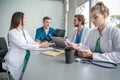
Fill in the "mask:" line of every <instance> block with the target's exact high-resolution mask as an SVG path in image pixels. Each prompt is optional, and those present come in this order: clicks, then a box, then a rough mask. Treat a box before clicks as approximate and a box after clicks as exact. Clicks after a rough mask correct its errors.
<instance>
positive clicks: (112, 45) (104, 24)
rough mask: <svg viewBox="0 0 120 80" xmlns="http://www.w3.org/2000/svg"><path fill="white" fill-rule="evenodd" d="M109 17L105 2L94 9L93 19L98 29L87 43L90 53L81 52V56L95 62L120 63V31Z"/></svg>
mask: <svg viewBox="0 0 120 80" xmlns="http://www.w3.org/2000/svg"><path fill="white" fill-rule="evenodd" d="M108 15H109V9H108V8H107V7H106V6H105V5H104V4H103V2H98V3H97V4H96V5H95V6H93V7H92V9H91V19H92V22H93V24H94V25H95V26H96V27H97V28H95V29H93V30H92V31H90V34H89V36H88V38H87V41H86V43H85V45H87V46H89V48H90V51H89V50H81V51H79V54H82V55H83V57H86V58H92V59H93V60H101V61H109V62H113V63H120V30H119V29H118V28H117V27H115V26H112V25H111V24H110V22H108V21H107V17H108Z"/></svg>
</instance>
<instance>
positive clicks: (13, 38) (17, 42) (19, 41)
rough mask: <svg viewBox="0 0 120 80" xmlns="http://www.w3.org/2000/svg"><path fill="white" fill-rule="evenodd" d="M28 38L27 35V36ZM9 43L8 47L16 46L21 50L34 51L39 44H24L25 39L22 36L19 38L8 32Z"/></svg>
mask: <svg viewBox="0 0 120 80" xmlns="http://www.w3.org/2000/svg"><path fill="white" fill-rule="evenodd" d="M27 36H29V35H27ZM9 42H10V44H11V45H10V46H12V45H15V46H18V47H19V48H21V49H29V50H31V49H35V48H39V44H38V43H36V42H30V43H29V42H28V43H27V42H26V40H25V38H24V37H23V36H20V35H18V34H15V33H13V32H9Z"/></svg>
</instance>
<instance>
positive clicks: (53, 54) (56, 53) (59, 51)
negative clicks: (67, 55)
mask: <svg viewBox="0 0 120 80" xmlns="http://www.w3.org/2000/svg"><path fill="white" fill-rule="evenodd" d="M62 53H64V50H58V49H54V50H51V51H43V52H41V54H45V55H48V56H57V55H59V54H62Z"/></svg>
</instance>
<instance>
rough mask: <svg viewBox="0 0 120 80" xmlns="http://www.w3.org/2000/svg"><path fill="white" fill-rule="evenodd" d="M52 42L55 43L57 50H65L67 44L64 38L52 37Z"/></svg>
mask: <svg viewBox="0 0 120 80" xmlns="http://www.w3.org/2000/svg"><path fill="white" fill-rule="evenodd" d="M52 42H53V43H55V47H57V48H65V47H66V44H65V42H64V40H63V38H62V37H52Z"/></svg>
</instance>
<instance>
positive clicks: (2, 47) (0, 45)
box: [0, 37, 10, 80]
mask: <svg viewBox="0 0 120 80" xmlns="http://www.w3.org/2000/svg"><path fill="white" fill-rule="evenodd" d="M7 52H8V48H7V44H6V41H5V38H4V37H0V72H7V80H10V76H9V72H8V70H7V71H6V70H3V69H2V63H4V62H5V60H4V57H5V55H6V53H7Z"/></svg>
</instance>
